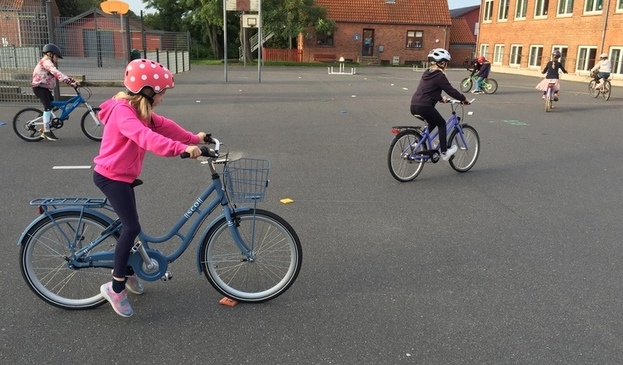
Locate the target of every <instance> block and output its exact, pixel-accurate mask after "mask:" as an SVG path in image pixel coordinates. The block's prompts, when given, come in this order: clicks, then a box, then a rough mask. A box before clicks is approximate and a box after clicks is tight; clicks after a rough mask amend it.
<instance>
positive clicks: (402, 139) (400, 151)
mask: <svg viewBox="0 0 623 365" xmlns="http://www.w3.org/2000/svg"><path fill="white" fill-rule="evenodd" d="M420 140H422V135H421V134H420V133H419V132H417V131H415V130H413V129H405V130H403V131H401V132H400V133H398V134H397V135H396V137H394V139H393V140H392V142H391V144H390V145H389V152H388V154H387V165H388V167H389V172H390V173H391V174H392V176H393V177H394V179H396V180H398V181H400V182H407V181H411V180H413V179H415V178H416V177H417V176H418V175H419V174H420V172H422V169H423V168H424V160H423V159H419V160H415V159H413V155H414V154H415V153H416V152H419V151H424V150H426V149H427V146H426V142H424V143H422V144H421V145H420V146H419V147H418V149H417V151H414V150H413V146H415V145H416V144H417V143H418V142H419V141H420Z"/></svg>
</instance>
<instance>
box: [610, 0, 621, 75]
mask: <svg viewBox="0 0 623 365" xmlns="http://www.w3.org/2000/svg"><path fill="white" fill-rule="evenodd" d="M622 1H623V0H622ZM609 59H610V62H612V73H613V74H618V75H623V47H612V48H611V49H610V58H609Z"/></svg>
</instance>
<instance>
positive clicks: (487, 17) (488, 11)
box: [482, 0, 493, 23]
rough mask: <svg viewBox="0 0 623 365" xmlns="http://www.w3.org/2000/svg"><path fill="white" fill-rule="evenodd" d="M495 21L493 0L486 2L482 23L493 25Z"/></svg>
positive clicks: (486, 0)
mask: <svg viewBox="0 0 623 365" xmlns="http://www.w3.org/2000/svg"><path fill="white" fill-rule="evenodd" d="M492 20H493V0H485V10H484V12H483V13H482V22H483V23H491V21H492Z"/></svg>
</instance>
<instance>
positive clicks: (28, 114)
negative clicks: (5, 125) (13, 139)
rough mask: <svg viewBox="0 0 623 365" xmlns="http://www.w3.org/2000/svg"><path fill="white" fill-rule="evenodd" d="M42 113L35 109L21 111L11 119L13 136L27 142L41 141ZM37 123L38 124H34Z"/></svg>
mask: <svg viewBox="0 0 623 365" xmlns="http://www.w3.org/2000/svg"><path fill="white" fill-rule="evenodd" d="M42 115H43V112H42V111H41V110H39V109H36V108H26V109H22V110H20V111H19V112H17V114H15V117H13V130H14V131H15V134H17V136H18V137H19V138H21V139H23V140H24V141H27V142H39V141H40V140H41V139H42V136H41V132H42V131H43V120H42V119H41V116H42ZM36 122H39V124H38V125H37V124H35V123H36Z"/></svg>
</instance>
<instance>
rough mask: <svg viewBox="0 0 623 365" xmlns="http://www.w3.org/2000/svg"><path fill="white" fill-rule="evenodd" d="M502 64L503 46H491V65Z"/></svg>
mask: <svg viewBox="0 0 623 365" xmlns="http://www.w3.org/2000/svg"><path fill="white" fill-rule="evenodd" d="M503 62H504V44H495V45H493V64H494V65H501V64H502V63H503Z"/></svg>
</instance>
